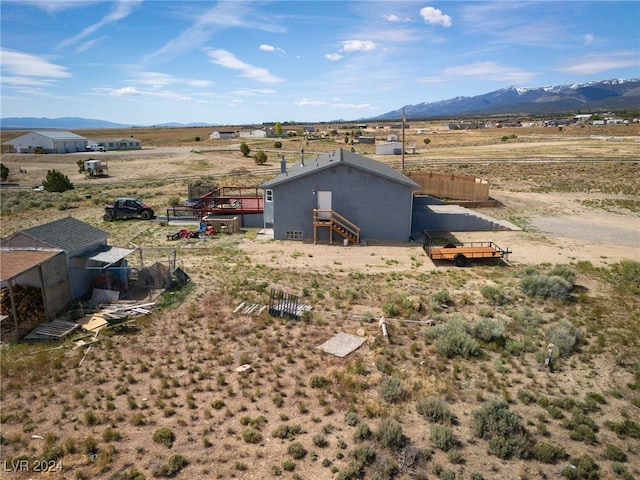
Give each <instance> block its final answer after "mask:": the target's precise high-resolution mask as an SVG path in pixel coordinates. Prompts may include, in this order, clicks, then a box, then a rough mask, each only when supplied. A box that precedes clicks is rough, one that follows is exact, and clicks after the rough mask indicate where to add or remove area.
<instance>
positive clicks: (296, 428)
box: [271, 424, 302, 440]
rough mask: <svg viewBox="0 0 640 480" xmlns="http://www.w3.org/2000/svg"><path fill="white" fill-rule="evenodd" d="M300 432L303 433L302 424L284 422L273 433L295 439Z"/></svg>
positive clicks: (276, 435)
mask: <svg viewBox="0 0 640 480" xmlns="http://www.w3.org/2000/svg"><path fill="white" fill-rule="evenodd" d="M299 433H302V427H301V426H300V425H298V424H293V425H287V424H283V425H280V426H279V427H278V428H276V429H275V430H274V431H273V433H272V434H271V435H272V436H273V437H276V438H283V439H284V438H288V439H289V440H293V439H294V438H295V436H296V435H298V434H299Z"/></svg>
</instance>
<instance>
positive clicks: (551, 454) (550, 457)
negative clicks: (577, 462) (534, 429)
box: [531, 442, 568, 463]
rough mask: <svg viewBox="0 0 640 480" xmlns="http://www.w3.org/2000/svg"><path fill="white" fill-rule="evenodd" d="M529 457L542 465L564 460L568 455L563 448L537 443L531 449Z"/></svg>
mask: <svg viewBox="0 0 640 480" xmlns="http://www.w3.org/2000/svg"><path fill="white" fill-rule="evenodd" d="M531 456H532V457H533V458H535V459H536V460H538V461H539V462H542V463H556V462H558V461H559V460H564V459H565V458H567V456H568V455H567V452H566V450H565V449H564V448H563V447H556V446H555V445H551V444H549V443H545V442H538V443H536V444H535V445H534V446H533V448H532V449H531Z"/></svg>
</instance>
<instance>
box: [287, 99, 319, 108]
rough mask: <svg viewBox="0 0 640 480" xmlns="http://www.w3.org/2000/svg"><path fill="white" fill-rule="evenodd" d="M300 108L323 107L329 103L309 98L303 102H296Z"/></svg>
mask: <svg viewBox="0 0 640 480" xmlns="http://www.w3.org/2000/svg"><path fill="white" fill-rule="evenodd" d="M294 104H295V105H297V106H298V107H319V106H321V105H326V104H327V102H323V101H322V100H309V99H308V98H303V99H302V100H298V101H297V102H294Z"/></svg>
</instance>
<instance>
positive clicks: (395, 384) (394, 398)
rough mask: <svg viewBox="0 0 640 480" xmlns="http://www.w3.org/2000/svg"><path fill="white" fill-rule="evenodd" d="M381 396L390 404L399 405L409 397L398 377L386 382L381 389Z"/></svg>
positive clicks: (388, 379)
mask: <svg viewBox="0 0 640 480" xmlns="http://www.w3.org/2000/svg"><path fill="white" fill-rule="evenodd" d="M380 394H381V395H382V398H384V399H385V400H386V401H387V402H389V403H398V402H401V401H403V400H404V399H405V398H406V397H407V391H406V390H405V388H404V386H403V385H402V381H401V380H400V379H399V378H398V377H391V378H387V379H386V380H384V381H383V382H382V385H381V387H380Z"/></svg>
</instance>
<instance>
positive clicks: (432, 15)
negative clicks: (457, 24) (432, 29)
mask: <svg viewBox="0 0 640 480" xmlns="http://www.w3.org/2000/svg"><path fill="white" fill-rule="evenodd" d="M420 16H422V19H423V20H424V21H425V22H427V23H428V24H429V25H442V26H443V27H447V28H448V27H450V26H451V17H450V16H449V15H445V14H443V13H442V10H439V9H437V8H433V7H424V8H421V9H420Z"/></svg>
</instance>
